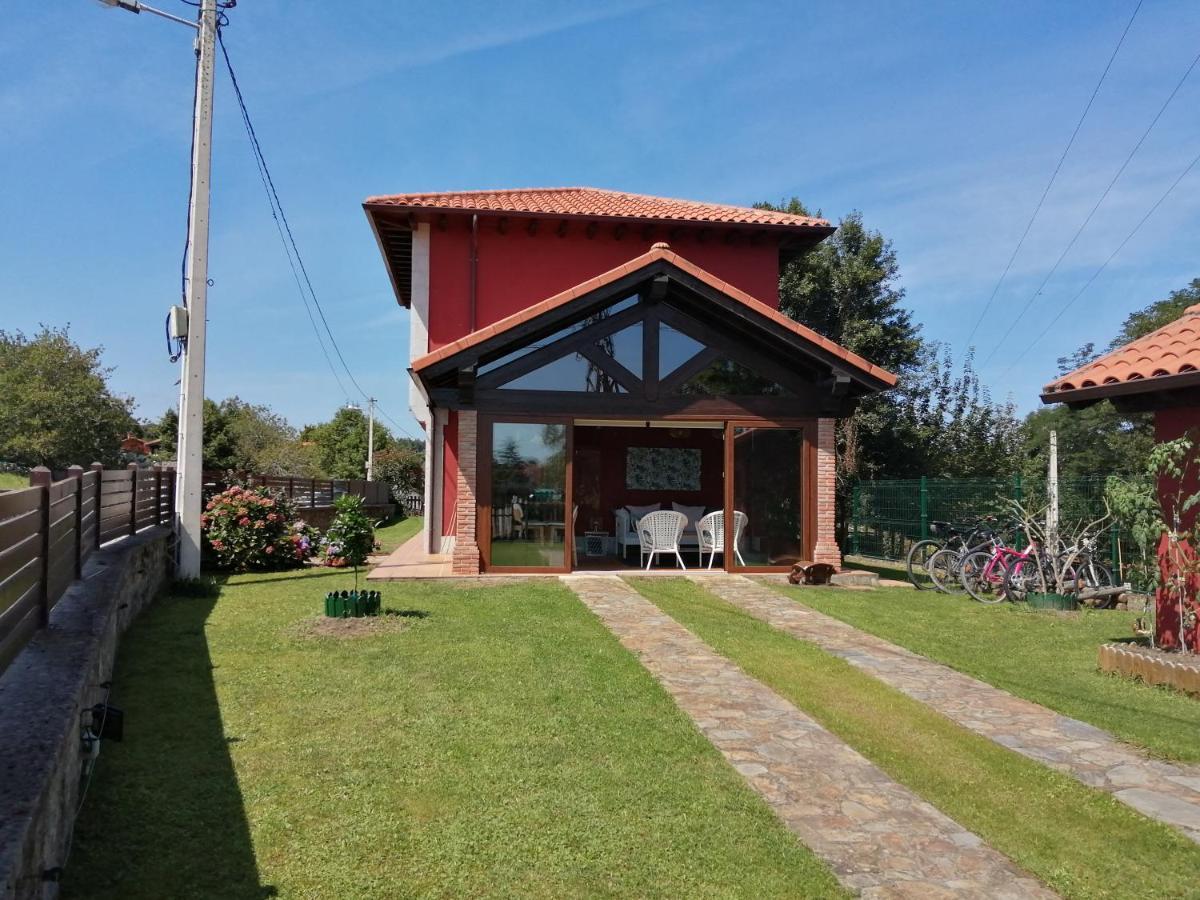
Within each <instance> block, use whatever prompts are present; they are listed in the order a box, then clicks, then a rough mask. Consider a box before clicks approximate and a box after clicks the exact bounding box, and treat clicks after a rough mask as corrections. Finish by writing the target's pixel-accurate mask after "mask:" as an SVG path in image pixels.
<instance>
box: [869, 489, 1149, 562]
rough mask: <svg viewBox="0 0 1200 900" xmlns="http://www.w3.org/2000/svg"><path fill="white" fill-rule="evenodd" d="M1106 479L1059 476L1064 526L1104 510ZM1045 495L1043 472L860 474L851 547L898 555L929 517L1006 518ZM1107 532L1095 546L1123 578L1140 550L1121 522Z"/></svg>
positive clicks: (920, 535) (958, 521) (924, 530)
mask: <svg viewBox="0 0 1200 900" xmlns="http://www.w3.org/2000/svg"><path fill="white" fill-rule="evenodd" d="M1105 481H1106V479H1105V476H1103V475H1089V476H1085V477H1079V478H1060V479H1059V481H1058V496H1059V503H1058V506H1059V521H1060V522H1062V523H1063V524H1064V525H1065V524H1067V523H1071V522H1075V521H1077V520H1079V519H1085V518H1096V517H1099V516H1101V515H1103V513H1104V487H1105ZM1045 498H1046V482H1045V479H1042V478H1024V477H1022V476H1020V475H1013V476H1010V477H1007V478H907V479H897V480H893V481H860V482H857V483H856V484H854V485H853V487H852V488H851V495H850V510H849V516H848V520H847V521H848V549H849V552H850V553H851V554H854V555H858V556H869V557H875V558H878V559H887V560H895V561H903V560H905V559H906V558H907V556H908V550H909V548H910V547H911V546H912V545H913V544H914V543H916V542H917V541H919V540H922V539H924V538H927V537H930V536H932V529H931V527H930V525H931V523H933V522H950V523H952V524H954V525H969V524H971V523H973V522H975V521H977V520H978V519H980V518H982V517H984V516H989V515H992V516H996V517H997V518H998V519H1000V520H1001V521H1004V520H1006V519H1009V518H1011V515H1012V512H1011V510H1012V507H1011V505H1010V502H1011V501H1013V500H1016V501H1018V502H1020V503H1022V504H1023V505H1024V506H1025V508H1026V509H1027V510H1036V509H1039V508H1041V506H1042V505H1044V503H1045ZM1108 537H1109V539H1108V540H1107V541H1102V542H1101V547H1100V548H1099V549H1100V552H1101V556H1102V557H1103V559H1104V562H1105V564H1106V565H1108V566H1110V568H1111V569H1112V571H1113V574H1114V575H1115V576H1116V577H1117V579H1118V581H1119V582H1120V581H1123V580H1124V579H1125V577H1126V574H1127V573H1126V572H1125V571H1124V569H1125V568H1126V567H1127V566H1128V565H1129V563H1130V562H1132V561H1135V560H1136V559H1137V558H1138V556H1139V555H1140V550H1139V549H1138V547H1137V545H1136V544H1135V543H1134V541H1133V540H1132V538H1131V537H1130V536H1129V535H1128V534H1127V533H1126V531H1125V530H1124V529H1122V527H1121V524H1120V523H1119V522H1114V523H1113V524H1112V525H1111V526H1110V528H1109V535H1108Z"/></svg>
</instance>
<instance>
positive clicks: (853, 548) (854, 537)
mask: <svg viewBox="0 0 1200 900" xmlns="http://www.w3.org/2000/svg"><path fill="white" fill-rule="evenodd" d="M860 490H861V486H860V485H859V483H858V482H857V481H856V482H854V484H853V486H852V487H851V488H850V552H851V553H853V554H854V555H855V556H858V525H859V522H858V498H859V492H860Z"/></svg>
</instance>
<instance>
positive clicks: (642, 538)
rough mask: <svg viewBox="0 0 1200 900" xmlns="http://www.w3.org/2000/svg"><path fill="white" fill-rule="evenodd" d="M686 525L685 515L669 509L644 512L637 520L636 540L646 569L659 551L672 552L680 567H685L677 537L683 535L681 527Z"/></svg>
mask: <svg viewBox="0 0 1200 900" xmlns="http://www.w3.org/2000/svg"><path fill="white" fill-rule="evenodd" d="M685 525H687V516H685V515H684V514H683V513H677V512H674V511H673V510H669V509H660V510H659V511H658V512H652V513H646V515H644V516H642V518H641V519H640V520H639V521H638V526H637V532H638V542H639V543H640V545H641V557H640V559H639V563H640V561H641V560H645V562H646V569H647V571H648V570H649V569H650V563H651V562H652V561H653V560H654V557H655V556H656V555H658V554H659V553H673V554H674V555H675V559H676V560H677V561H678V562H679V567H680V568H681V569H686V568H687V566H685V565H684V564H683V557H682V556H680V555H679V539H680V538H681V537H682V536H683V528H684V526H685Z"/></svg>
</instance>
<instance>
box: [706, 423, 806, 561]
mask: <svg viewBox="0 0 1200 900" xmlns="http://www.w3.org/2000/svg"><path fill="white" fill-rule="evenodd" d="M807 433H808V431H807V430H806V429H805V428H804V427H794V428H788V427H776V426H761V425H752V424H737V423H730V424H729V425H728V426H727V428H726V432H725V440H726V450H725V459H726V497H727V501H726V507H727V508H729V507H730V506H732V508H733V510H734V515H733V516H726V517H725V528H726V537H725V540H726V546H732V545H736V547H737V549H738V553H736V554H729V556H728V557H727V559H726V566H727V568H730V569H735V568H744V569H772V570H773V569H785V568H790V567H791V566H792V564H793V563H795V562H799V561H800V560H807V559H811V553H812V548H811V543H810V542H811V538H812V535H811V533H810V532H811V526H810V522H811V521H812V514H813V511H814V509H815V507H814V505H813V498H812V497H811V496H810V492H809V475H808V468H809V460H810V457H811V451H810V448H809V446H808V443H807V441H806V436H807Z"/></svg>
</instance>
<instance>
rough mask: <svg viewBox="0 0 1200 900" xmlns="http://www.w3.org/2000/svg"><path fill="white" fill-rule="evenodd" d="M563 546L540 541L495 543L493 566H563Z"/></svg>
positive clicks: (493, 544)
mask: <svg viewBox="0 0 1200 900" xmlns="http://www.w3.org/2000/svg"><path fill="white" fill-rule="evenodd" d="M562 561H563V544H562V542H561V541H560V542H559V543H557V544H554V543H542V542H539V541H493V542H492V565H493V566H550V567H554V566H561V565H562Z"/></svg>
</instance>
